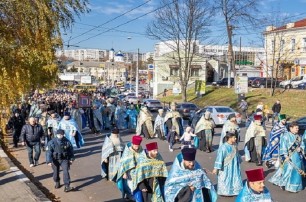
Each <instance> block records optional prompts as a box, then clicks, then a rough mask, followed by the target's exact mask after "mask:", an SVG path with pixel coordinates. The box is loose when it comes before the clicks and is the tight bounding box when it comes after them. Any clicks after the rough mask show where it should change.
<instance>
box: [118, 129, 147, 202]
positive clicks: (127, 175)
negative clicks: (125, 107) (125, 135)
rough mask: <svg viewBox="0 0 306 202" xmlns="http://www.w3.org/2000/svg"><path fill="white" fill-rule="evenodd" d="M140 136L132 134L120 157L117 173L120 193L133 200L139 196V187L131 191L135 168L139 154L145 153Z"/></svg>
mask: <svg viewBox="0 0 306 202" xmlns="http://www.w3.org/2000/svg"><path fill="white" fill-rule="evenodd" d="M141 142H142V138H141V137H140V136H137V135H134V136H133V137H132V142H128V143H127V144H126V146H125V148H124V150H123V154H122V156H121V158H120V165H119V169H118V173H117V187H118V189H119V190H120V191H121V193H122V197H123V198H124V197H125V198H127V199H130V200H135V199H137V198H138V197H140V194H141V193H140V191H139V189H136V190H134V191H133V185H134V180H135V169H136V166H137V165H138V161H139V158H140V156H142V155H145V153H144V151H143V149H142V147H141V145H140V144H141Z"/></svg>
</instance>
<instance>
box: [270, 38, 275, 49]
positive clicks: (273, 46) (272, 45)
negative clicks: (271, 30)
mask: <svg viewBox="0 0 306 202" xmlns="http://www.w3.org/2000/svg"><path fill="white" fill-rule="evenodd" d="M271 50H272V52H274V51H275V41H274V40H272V41H271Z"/></svg>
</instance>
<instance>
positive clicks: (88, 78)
mask: <svg viewBox="0 0 306 202" xmlns="http://www.w3.org/2000/svg"><path fill="white" fill-rule="evenodd" d="M81 84H91V76H81Z"/></svg>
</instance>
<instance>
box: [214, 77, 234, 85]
mask: <svg viewBox="0 0 306 202" xmlns="http://www.w3.org/2000/svg"><path fill="white" fill-rule="evenodd" d="M230 80H231V86H233V85H234V83H235V79H234V78H231V79H230ZM227 83H228V78H223V79H221V80H219V81H217V82H213V85H217V86H227Z"/></svg>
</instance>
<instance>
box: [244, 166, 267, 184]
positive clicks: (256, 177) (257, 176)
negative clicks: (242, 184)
mask: <svg viewBox="0 0 306 202" xmlns="http://www.w3.org/2000/svg"><path fill="white" fill-rule="evenodd" d="M245 173H246V175H247V178H248V181H249V182H257V181H263V180H265V176H264V171H263V168H258V169H254V170H247V171H245Z"/></svg>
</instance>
